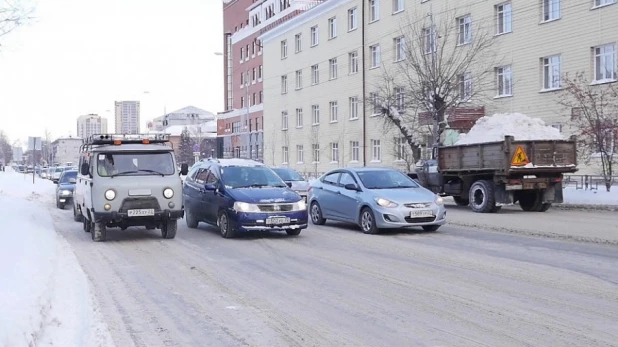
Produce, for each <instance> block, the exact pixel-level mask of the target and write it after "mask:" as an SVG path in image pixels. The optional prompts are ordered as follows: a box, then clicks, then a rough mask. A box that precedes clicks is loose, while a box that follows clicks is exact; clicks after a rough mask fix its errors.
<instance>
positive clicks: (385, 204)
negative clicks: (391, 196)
mask: <svg viewBox="0 0 618 347" xmlns="http://www.w3.org/2000/svg"><path fill="white" fill-rule="evenodd" d="M375 200H376V203H377V204H378V205H380V206H382V207H397V206H398V204H397V203H394V202H392V201H390V200H386V199H383V198H375Z"/></svg>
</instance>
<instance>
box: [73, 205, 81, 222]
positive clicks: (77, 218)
mask: <svg viewBox="0 0 618 347" xmlns="http://www.w3.org/2000/svg"><path fill="white" fill-rule="evenodd" d="M82 219H83V217H82V215H81V214H77V207H75V203H73V220H74V221H76V222H81V221H82Z"/></svg>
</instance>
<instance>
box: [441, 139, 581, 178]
mask: <svg viewBox="0 0 618 347" xmlns="http://www.w3.org/2000/svg"><path fill="white" fill-rule="evenodd" d="M522 152H523V153H522ZM576 166H577V144H576V141H575V137H571V138H570V139H569V140H530V141H515V139H514V138H513V137H512V136H505V138H504V141H499V142H486V143H479V144H467V145H455V146H446V147H440V149H439V150H438V167H439V170H440V172H442V173H452V174H461V173H466V172H469V173H478V172H480V171H486V172H496V173H500V174H503V175H505V176H509V175H518V174H521V175H534V174H535V173H569V172H575V171H577V167H576Z"/></svg>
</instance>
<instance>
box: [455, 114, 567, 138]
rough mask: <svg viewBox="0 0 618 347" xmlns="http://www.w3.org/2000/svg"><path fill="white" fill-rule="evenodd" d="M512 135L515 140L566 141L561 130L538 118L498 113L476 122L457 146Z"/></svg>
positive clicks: (463, 135) (462, 136) (461, 136)
mask: <svg viewBox="0 0 618 347" xmlns="http://www.w3.org/2000/svg"><path fill="white" fill-rule="evenodd" d="M506 135H511V136H513V137H515V140H519V141H526V140H564V139H565V137H564V136H563V135H562V134H561V133H560V130H558V129H556V128H554V127H551V126H548V125H546V124H545V122H544V121H542V120H541V119H538V118H530V117H528V116H526V115H524V114H521V113H497V114H494V115H493V116H485V117H482V118H480V119H479V120H477V121H476V124H475V125H474V126H473V127H472V129H471V130H470V132H469V133H467V134H461V135H459V140H457V142H456V143H455V144H456V145H466V144H473V143H484V142H496V141H503V140H504V136H506Z"/></svg>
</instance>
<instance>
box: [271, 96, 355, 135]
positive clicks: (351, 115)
mask: <svg viewBox="0 0 618 347" xmlns="http://www.w3.org/2000/svg"><path fill="white" fill-rule="evenodd" d="M359 105H360V100H359V99H358V96H351V97H349V98H348V119H349V120H356V119H358V115H359V111H360V106H359ZM294 112H295V113H294V119H295V124H296V128H302V127H303V126H304V125H305V116H304V111H303V108H297V109H296V110H295V111H294ZM328 114H329V120H330V123H336V122H338V121H339V114H340V111H339V102H338V101H331V102H329V103H328ZM289 117H290V116H289V114H288V111H282V112H281V130H288V128H289V126H290V119H289ZM319 124H320V105H318V104H314V105H311V125H319Z"/></svg>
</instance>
